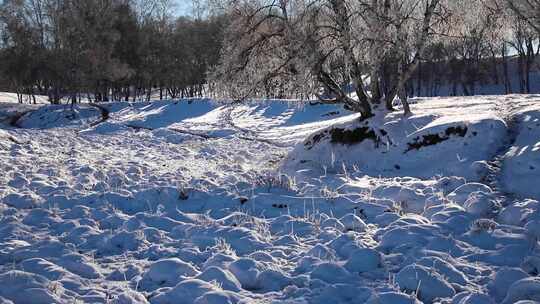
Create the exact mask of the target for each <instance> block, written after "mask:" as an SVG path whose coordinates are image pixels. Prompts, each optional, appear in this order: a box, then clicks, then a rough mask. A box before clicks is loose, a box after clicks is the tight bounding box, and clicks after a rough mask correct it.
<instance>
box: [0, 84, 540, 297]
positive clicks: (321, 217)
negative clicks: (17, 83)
mask: <svg viewBox="0 0 540 304" xmlns="http://www.w3.org/2000/svg"><path fill="white" fill-rule="evenodd" d="M412 102H413V104H412V110H413V115H412V116H409V117H403V115H402V113H401V112H395V113H389V114H386V115H378V116H377V117H375V118H374V119H373V120H372V121H371V122H370V123H369V124H366V123H365V122H361V121H359V119H358V118H359V117H358V115H357V114H354V113H350V112H347V111H345V110H343V109H342V108H341V107H340V106H339V105H309V104H305V105H303V104H300V103H298V102H294V101H284V100H273V101H266V102H257V103H255V102H254V103H253V104H249V103H247V104H242V105H223V104H218V103H215V102H213V101H212V100H205V99H192V100H184V101H176V102H173V101H159V102H158V101H156V102H149V103H146V102H145V103H142V102H141V103H103V104H99V105H93V104H82V105H76V106H75V107H73V108H71V107H70V106H64V105H37V106H28V107H25V108H24V109H20V108H19V109H16V107H15V105H14V104H9V103H2V104H0V118H1V121H0V172H2V173H3V174H1V175H0V214H1V216H0V284H1V285H2V286H4V287H3V288H0V303H12V302H13V303H73V302H76V301H79V302H83V303H122V304H125V303H148V302H149V303H153V304H154V303H157V304H162V303H171V304H172V303H186V304H189V303H197V304H210V303H212V304H214V303H287V304H293V303H294V304H304V303H321V304H323V303H373V304H375V303H381V304H383V303H389V304H390V303H392V304H393V303H459V304H472V303H505V304H510V303H516V302H518V301H520V300H533V301H540V280H539V279H538V274H539V273H540V248H539V244H538V240H539V238H540V230H539V229H540V228H539V227H540V203H539V202H538V200H540V187H538V186H537V184H538V182H537V181H538V179H539V178H540V96H535V95H509V96H483V97H460V98H418V99H414V100H412Z"/></svg>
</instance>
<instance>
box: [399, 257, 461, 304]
mask: <svg viewBox="0 0 540 304" xmlns="http://www.w3.org/2000/svg"><path fill="white" fill-rule="evenodd" d="M396 283H397V284H398V285H399V287H400V288H401V290H403V291H406V292H411V291H414V292H416V293H417V295H418V298H419V299H420V300H422V301H424V302H427V303H432V302H433V301H434V300H435V299H438V298H441V299H442V298H452V297H453V296H454V295H455V293H456V292H455V290H454V289H453V288H452V286H451V285H450V284H449V283H448V282H447V281H445V280H444V279H443V277H442V276H441V275H440V274H439V273H437V272H435V271H433V270H431V269H429V268H426V267H424V266H420V265H409V266H406V267H405V268H403V269H402V270H401V271H400V272H398V274H397V275H396Z"/></svg>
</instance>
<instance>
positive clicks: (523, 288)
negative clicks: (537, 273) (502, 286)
mask: <svg viewBox="0 0 540 304" xmlns="http://www.w3.org/2000/svg"><path fill="white" fill-rule="evenodd" d="M521 300H531V301H540V277H531V278H525V279H521V280H519V281H517V282H515V283H514V284H512V285H511V286H510V288H508V293H507V294H506V297H505V298H504V300H503V302H502V304H513V303H516V302H517V301H521Z"/></svg>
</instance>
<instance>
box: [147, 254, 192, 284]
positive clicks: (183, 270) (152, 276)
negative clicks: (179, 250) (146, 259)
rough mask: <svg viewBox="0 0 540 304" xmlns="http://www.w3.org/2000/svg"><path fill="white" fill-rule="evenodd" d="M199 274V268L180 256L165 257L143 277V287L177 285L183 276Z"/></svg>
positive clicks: (153, 265) (154, 264)
mask: <svg viewBox="0 0 540 304" xmlns="http://www.w3.org/2000/svg"><path fill="white" fill-rule="evenodd" d="M197 274H198V271H197V269H195V268H194V267H193V266H191V265H190V264H188V263H186V262H184V261H182V260H180V259H178V258H170V259H163V260H159V261H157V262H154V263H153V264H152V265H151V266H150V268H149V269H148V271H147V272H146V273H145V274H144V275H143V277H142V282H141V287H142V288H145V289H150V288H151V287H152V286H160V287H165V286H175V285H176V284H178V283H179V282H180V281H181V280H182V278H183V277H193V276H195V275H197ZM149 287H150V288H149Z"/></svg>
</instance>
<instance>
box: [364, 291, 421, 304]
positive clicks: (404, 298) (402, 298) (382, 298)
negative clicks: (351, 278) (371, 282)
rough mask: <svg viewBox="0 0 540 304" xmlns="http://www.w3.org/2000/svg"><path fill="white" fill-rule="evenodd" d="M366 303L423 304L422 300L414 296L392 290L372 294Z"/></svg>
mask: <svg viewBox="0 0 540 304" xmlns="http://www.w3.org/2000/svg"><path fill="white" fill-rule="evenodd" d="M366 304H421V302H420V301H418V300H417V299H416V298H415V297H414V296H411V295H408V294H405V293H401V292H392V291H391V292H382V293H377V294H374V295H372V296H371V297H370V298H369V300H368V301H367V302H366Z"/></svg>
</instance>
